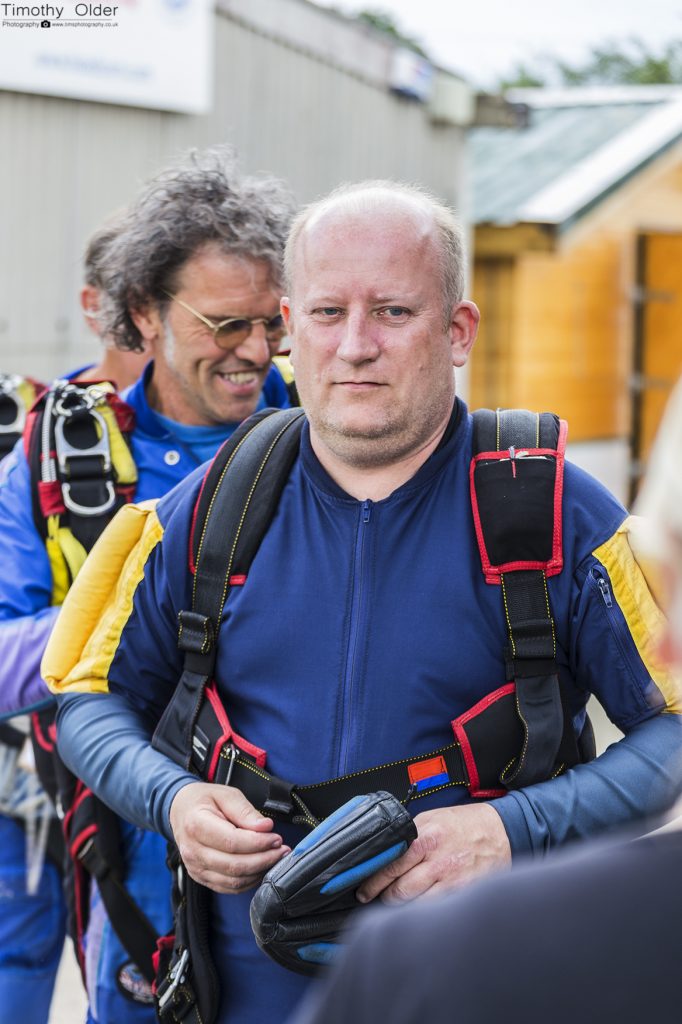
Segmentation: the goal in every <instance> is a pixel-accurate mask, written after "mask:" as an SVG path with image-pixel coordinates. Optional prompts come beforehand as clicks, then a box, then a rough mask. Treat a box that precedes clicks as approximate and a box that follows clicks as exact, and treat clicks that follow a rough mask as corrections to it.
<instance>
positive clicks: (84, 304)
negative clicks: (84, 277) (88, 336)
mask: <svg viewBox="0 0 682 1024" xmlns="http://www.w3.org/2000/svg"><path fill="white" fill-rule="evenodd" d="M80 300H81V309H82V310H83V316H84V317H85V320H86V323H87V325H88V327H89V328H90V330H91V331H94V332H95V334H99V333H100V329H99V323H98V321H97V314H98V313H99V288H96V287H95V285H94V284H86V285H84V286H83V287H82V288H81V294H80Z"/></svg>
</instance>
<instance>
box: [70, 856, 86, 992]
mask: <svg viewBox="0 0 682 1024" xmlns="http://www.w3.org/2000/svg"><path fill="white" fill-rule="evenodd" d="M84 876H85V872H84V870H83V867H82V865H81V864H78V863H74V867H73V889H74V893H73V895H74V903H75V905H76V941H75V943H74V945H75V947H76V957H77V958H78V966H79V968H80V972H81V976H82V978H83V984H84V985H86V986H87V978H86V976H85V924H84V921H83V889H84V887H85V886H84V882H85V877H84Z"/></svg>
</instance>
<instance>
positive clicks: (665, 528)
mask: <svg viewBox="0 0 682 1024" xmlns="http://www.w3.org/2000/svg"><path fill="white" fill-rule="evenodd" d="M681 452H682V379H680V380H679V381H678V383H677V386H676V388H675V390H674V391H673V394H672V396H671V398H670V402H669V403H668V407H667V409H666V412H665V416H664V417H663V422H662V423H661V427H660V429H659V432H658V435H657V437H656V441H655V443H654V447H653V450H652V453H651V459H650V461H649V468H648V471H647V475H646V479H645V481H644V484H643V486H642V490H641V491H640V494H639V497H638V499H637V504H636V507H635V512H636V513H637V514H638V515H640V516H643V517H645V519H646V520H647V526H646V530H645V534H644V536H645V538H646V546H647V554H649V555H650V556H651V557H652V558H653V559H655V561H656V563H657V564H658V568H659V570H660V574H661V576H662V583H663V603H664V604H665V606H666V611H667V615H668V626H667V629H666V633H665V636H664V637H663V640H662V645H663V654H664V656H665V658H666V660H667V661H670V662H673V663H675V664H676V665H678V666H680V668H682V459H681V458H680V453H681Z"/></svg>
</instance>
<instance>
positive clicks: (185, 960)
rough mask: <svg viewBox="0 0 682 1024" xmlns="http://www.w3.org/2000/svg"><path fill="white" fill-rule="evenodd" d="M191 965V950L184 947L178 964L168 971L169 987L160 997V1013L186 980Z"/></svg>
mask: <svg viewBox="0 0 682 1024" xmlns="http://www.w3.org/2000/svg"><path fill="white" fill-rule="evenodd" d="M188 965H189V950H188V949H184V950H183V951H182V955H181V956H180V959H179V960H178V962H177V963H176V964H174V965H173V967H171V969H170V971H169V972H168V977H169V979H170V980H169V983H168V988H167V989H166V990H165V992H164V993H163V994H162V995H160V996H159V998H158V1008H159V1013H161V1012H163V1009H164V1007H165V1005H166V1003H167V1002H168V1000H169V999H171V998H172V997H173V995H174V994H175V992H176V991H177V989H178V988H179V986H180V985H182V983H183V982H184V980H185V978H186V977H187V967H188Z"/></svg>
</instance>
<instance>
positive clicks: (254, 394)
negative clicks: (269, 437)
mask: <svg viewBox="0 0 682 1024" xmlns="http://www.w3.org/2000/svg"><path fill="white" fill-rule="evenodd" d="M173 294H174V295H175V297H176V299H178V300H182V302H184V303H186V304H187V305H188V306H191V307H192V309H194V310H196V311H197V312H198V313H201V314H202V315H203V316H205V317H206V318H207V319H208V320H211V321H214V322H220V321H222V320H226V319H228V318H229V317H249V318H255V317H263V318H266V319H268V320H269V319H271V318H272V317H273V316H276V315H277V313H278V311H279V296H280V289H279V288H277V287H276V286H275V285H274V284H273V281H272V277H271V274H270V269H269V267H268V265H267V264H266V263H265V262H263V261H252V260H247V259H243V258H240V257H233V256H226V255H225V254H224V253H222V252H221V251H220V250H219V249H218V248H217V246H214V245H207V246H205V247H204V248H203V249H200V250H199V251H198V252H197V253H195V255H194V256H193V257H192V258H191V259H189V260H188V261H187V262H186V263H185V264H184V266H183V267H182V268H181V269H180V271H179V272H178V273H177V275H176V278H175V282H174V287H173ZM133 319H134V320H135V323H136V326H137V327H138V329H139V330H140V331H141V333H142V335H143V337H144V338H145V340H146V341H149V342H150V344H151V347H152V351H153V355H154V375H153V379H152V384H151V389H150V396H149V398H150V402H151V403H152V405H153V407H154V408H155V409H157V411H158V412H161V413H162V414H163V415H165V416H168V417H170V418H171V419H174V420H176V421H177V422H180V423H187V424H194V425H200V426H201V425H203V426H213V425H217V424H219V423H237V422H240V421H241V420H243V419H245V418H246V417H247V416H250V415H251V413H252V412H253V411H254V410H255V408H256V406H257V404H258V400H259V398H260V394H261V391H262V388H263V383H264V381H265V378H266V376H267V374H268V371H269V369H270V364H271V360H272V357H273V355H275V353H276V351H277V347H278V345H277V344H275V345H270V344H268V341H267V340H266V337H265V330H264V325H263V324H262V323H259V324H255V325H254V326H253V329H252V331H251V334H250V335H249V337H248V338H246V339H244V340H243V341H241V342H240V343H239V344H237V345H235V346H234V347H233V348H231V349H229V350H227V351H226V350H224V349H221V348H219V347H218V346H217V344H216V342H215V340H214V338H213V334H212V332H211V329H210V328H209V327H208V326H207V325H206V324H204V323H202V321H201V320H200V319H199V318H198V317H196V316H195V315H194V314H193V313H191V312H190V311H189V310H188V309H187V308H185V306H183V305H181V303H180V302H179V301H174V300H169V305H168V307H167V309H166V311H165V315H164V316H163V317H161V315H160V313H159V311H158V309H157V308H156V307H151V308H150V309H148V310H146V311H143V312H138V313H135V314H134V315H133Z"/></svg>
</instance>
